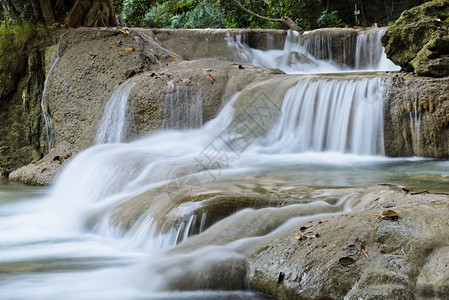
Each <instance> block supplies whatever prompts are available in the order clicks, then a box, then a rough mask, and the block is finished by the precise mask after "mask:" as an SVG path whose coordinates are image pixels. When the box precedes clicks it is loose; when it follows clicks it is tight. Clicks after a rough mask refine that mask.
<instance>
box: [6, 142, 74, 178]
mask: <svg viewBox="0 0 449 300" xmlns="http://www.w3.org/2000/svg"><path fill="white" fill-rule="evenodd" d="M71 149H72V147H71V145H70V144H69V143H67V142H61V143H59V144H57V145H56V146H55V147H54V148H53V149H51V150H50V152H49V153H48V154H47V155H45V156H44V157H43V158H42V159H40V160H39V161H37V162H36V163H34V164H29V165H26V166H24V167H21V168H19V169H17V170H15V171H13V172H11V174H9V180H12V181H20V182H23V183H27V184H32V185H48V184H50V183H52V182H53V180H54V179H55V178H56V176H57V175H58V174H59V173H60V171H61V169H62V167H63V166H64V165H65V164H66V163H67V162H69V161H70V160H71V158H72V155H73V154H72V150H71Z"/></svg>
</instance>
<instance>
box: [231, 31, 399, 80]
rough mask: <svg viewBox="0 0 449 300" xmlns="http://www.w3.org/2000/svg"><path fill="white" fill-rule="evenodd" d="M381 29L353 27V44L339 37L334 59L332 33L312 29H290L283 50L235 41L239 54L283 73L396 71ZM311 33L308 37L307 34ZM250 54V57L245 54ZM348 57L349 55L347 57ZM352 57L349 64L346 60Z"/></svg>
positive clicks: (396, 68)
mask: <svg viewBox="0 0 449 300" xmlns="http://www.w3.org/2000/svg"><path fill="white" fill-rule="evenodd" d="M384 32H385V29H371V30H364V31H357V32H356V33H357V39H356V43H355V49H353V47H354V46H352V45H351V43H350V41H347V40H343V42H344V44H343V45H341V47H342V49H343V57H342V58H341V59H342V60H341V61H334V59H333V57H334V55H333V51H332V36H328V35H312V34H311V33H312V32H308V33H305V35H301V34H300V33H298V32H296V31H292V30H290V31H289V32H288V34H287V39H286V42H285V46H284V49H283V50H270V51H260V50H255V49H249V48H247V49H245V48H244V46H243V44H242V43H240V44H239V43H236V45H237V44H238V49H240V50H241V51H242V52H243V53H245V54H244V55H243V54H242V55H241V58H242V59H243V60H245V61H247V62H251V63H253V64H256V65H262V66H266V67H270V68H279V69H281V70H282V71H284V72H286V73H294V74H310V73H314V74H318V73H339V72H343V71H346V72H354V71H361V70H363V71H399V70H400V67H398V66H396V65H395V64H393V63H392V62H391V61H390V60H389V59H387V57H386V55H385V53H384V49H383V47H382V44H381V40H380V39H381V37H382V35H383V34H384ZM308 35H312V36H313V37H312V38H308ZM248 56H250V57H251V59H248V58H247V57H248ZM351 57H352V59H350V58H351ZM352 60H353V61H354V63H353V65H350V64H349V61H352Z"/></svg>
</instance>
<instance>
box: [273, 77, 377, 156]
mask: <svg viewBox="0 0 449 300" xmlns="http://www.w3.org/2000/svg"><path fill="white" fill-rule="evenodd" d="M382 85H383V80H382V79H381V78H378V77H377V78H367V77H364V78H363V77H361V78H359V79H349V80H342V79H340V78H331V79H326V78H323V79H321V78H320V79H317V78H311V79H306V80H301V81H300V82H299V83H298V84H297V85H296V86H295V87H294V88H292V89H290V90H289V91H288V92H287V94H286V96H285V100H284V102H283V104H282V105H283V107H282V115H281V117H280V119H279V122H278V124H277V125H276V126H275V127H274V128H273V130H272V132H271V133H270V134H268V141H267V144H270V145H272V146H271V147H275V148H277V149H278V152H280V153H298V152H307V151H313V152H322V151H333V152H340V153H351V154H360V155H383V154H384V143H383V99H382Z"/></svg>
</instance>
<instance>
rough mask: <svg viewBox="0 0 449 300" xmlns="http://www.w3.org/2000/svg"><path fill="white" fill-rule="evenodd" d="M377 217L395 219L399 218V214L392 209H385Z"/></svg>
mask: <svg viewBox="0 0 449 300" xmlns="http://www.w3.org/2000/svg"><path fill="white" fill-rule="evenodd" d="M379 219H382V220H392V221H395V220H397V219H399V215H398V213H397V212H395V211H394V210H391V209H387V210H384V211H383V212H382V214H381V215H380V217H379Z"/></svg>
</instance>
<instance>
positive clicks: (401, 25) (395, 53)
mask: <svg viewBox="0 0 449 300" xmlns="http://www.w3.org/2000/svg"><path fill="white" fill-rule="evenodd" d="M448 20H449V2H448V1H446V0H438V1H428V2H426V3H424V4H422V5H420V6H417V7H414V8H411V9H409V10H406V11H404V12H403V13H402V14H401V17H400V18H399V19H398V20H397V21H396V22H395V24H394V25H393V26H392V27H391V28H390V29H389V30H388V31H387V32H386V33H385V35H384V36H383V37H382V42H383V44H384V46H385V52H386V54H387V57H388V58H389V59H391V60H392V61H393V62H394V63H396V64H398V65H400V66H401V67H402V68H403V70H404V71H409V72H410V71H414V72H415V73H417V74H418V75H420V76H432V77H444V76H447V75H449V52H448V49H449V35H448V34H447V33H448V32H449V22H448Z"/></svg>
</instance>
